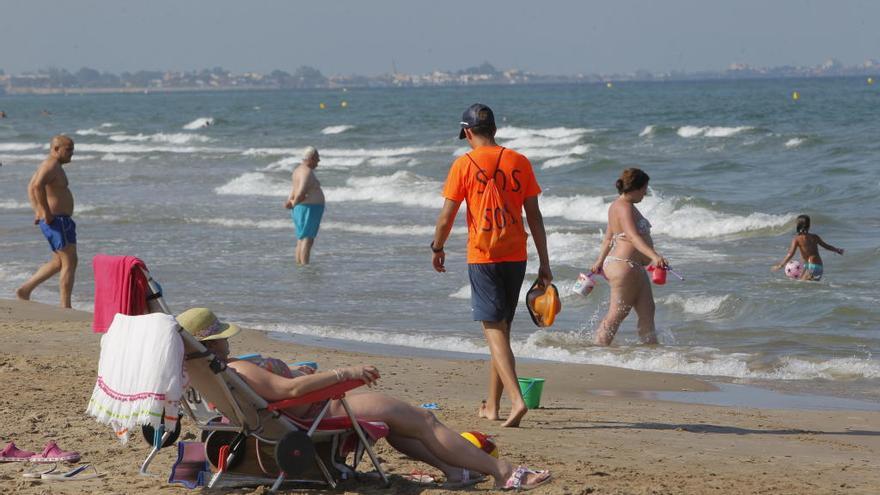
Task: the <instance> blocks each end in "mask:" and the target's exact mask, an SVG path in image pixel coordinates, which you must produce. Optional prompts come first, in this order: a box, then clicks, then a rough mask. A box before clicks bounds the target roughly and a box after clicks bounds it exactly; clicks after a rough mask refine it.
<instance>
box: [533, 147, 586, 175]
mask: <svg viewBox="0 0 880 495" xmlns="http://www.w3.org/2000/svg"><path fill="white" fill-rule="evenodd" d="M587 150H589V148H587ZM579 161H581V159H580V158H575V157H573V156H560V157H559V158H551V159H549V160H547V161H545V162H544V164H543V165H541V168H542V169H544V170H546V169H548V168H556V167H563V166H565V165H571V164H572V163H577V162H579Z"/></svg>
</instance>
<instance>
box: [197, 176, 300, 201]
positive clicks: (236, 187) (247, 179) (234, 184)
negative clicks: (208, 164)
mask: <svg viewBox="0 0 880 495" xmlns="http://www.w3.org/2000/svg"><path fill="white" fill-rule="evenodd" d="M214 192H216V193H217V194H220V195H231V196H278V197H286V196H287V195H288V194H289V193H290V182H289V181H278V180H275V179H272V178H271V177H269V176H267V175H266V174H264V173H262V172H245V173H244V174H242V175H239V176H238V177H235V178H234V179H232V180H230V181H229V182H227V183H226V184H224V185H222V186H220V187H217V188H215V189H214Z"/></svg>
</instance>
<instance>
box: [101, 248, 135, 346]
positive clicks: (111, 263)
mask: <svg viewBox="0 0 880 495" xmlns="http://www.w3.org/2000/svg"><path fill="white" fill-rule="evenodd" d="M92 269H93V270H94V272H95V316H94V320H93V321H92V330H94V331H95V333H104V332H106V331H107V329H108V328H110V323H111V322H112V321H113V317H114V316H116V313H122V314H124V315H129V316H138V315H142V314H145V313H146V312H147V289H148V286H147V279H146V277H145V276H144V273H143V272H142V271H141V269H146V265H144V262H143V261H141V260H140V259H138V258H136V257H134V256H110V255H107V254H98V255H95V257H94V258H92Z"/></svg>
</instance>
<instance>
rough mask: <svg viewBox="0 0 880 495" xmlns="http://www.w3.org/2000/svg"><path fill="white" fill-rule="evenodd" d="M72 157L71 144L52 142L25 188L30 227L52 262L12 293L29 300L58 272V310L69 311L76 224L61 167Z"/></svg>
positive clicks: (59, 140) (61, 139)
mask: <svg viewBox="0 0 880 495" xmlns="http://www.w3.org/2000/svg"><path fill="white" fill-rule="evenodd" d="M72 157H73V140H72V139H70V138H69V137H67V136H64V135H58V136H55V137H53V138H52V142H51V144H50V147H49V156H48V157H47V158H46V159H45V160H44V161H43V163H41V164H40V166H39V168H37V171H36V172H35V173H34V175H33V177H31V181H30V183H29V184H28V199H30V202H31V208H33V210H34V224H35V225H39V226H40V230H41V231H42V232H43V235H44V236H45V237H46V240H47V241H49V247H50V248H51V249H52V259H50V260H49V261H48V262H46V263H45V264H43V266H41V267H40V268H39V269H37V272H36V273H34V275H33V276H32V277H31V278H30V279H29V280H28V281H27V282H25V283H24V284H23V285H22V286H21V287H19V288H18V290H16V291H15V295H16V297H18V298H19V299H23V300H25V301H27V300H30V298H31V292H33V290H34V289H35V288H36V287H37V286H38V285H40V284H41V283H43V282H45V281H46V280H48V279H49V278H50V277H52V276H53V275H55V274H56V273H58V272H61V281H60V285H61V307H62V308H69V307H70V294H71V293H72V292H73V278H74V272H76V263H77V257H76V224H75V223H74V222H73V219H72V218H71V216H72V215H73V194H72V193H71V192H70V188H69V187H68V182H67V174H66V173H65V172H64V169H63V168H61V167H62V165H65V164H67V163H70V159H71V158H72Z"/></svg>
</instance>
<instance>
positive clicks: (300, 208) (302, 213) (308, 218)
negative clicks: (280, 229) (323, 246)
mask: <svg viewBox="0 0 880 495" xmlns="http://www.w3.org/2000/svg"><path fill="white" fill-rule="evenodd" d="M323 215H324V205H307V204H302V203H300V204H298V205H296V206H294V207H293V210H291V211H290V218H292V219H293V225H294V226H295V227H296V238H297V239H306V238H311V239H314V238H315V237H318V227H320V226H321V217H322V216H323Z"/></svg>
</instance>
